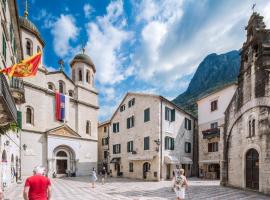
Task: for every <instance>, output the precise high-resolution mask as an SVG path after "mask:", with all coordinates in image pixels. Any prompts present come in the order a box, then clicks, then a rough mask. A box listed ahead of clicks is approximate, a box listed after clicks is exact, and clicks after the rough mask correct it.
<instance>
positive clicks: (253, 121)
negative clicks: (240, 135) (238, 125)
mask: <svg viewBox="0 0 270 200" xmlns="http://www.w3.org/2000/svg"><path fill="white" fill-rule="evenodd" d="M255 126H256V125H255V119H253V120H252V136H255V130H256V129H255Z"/></svg>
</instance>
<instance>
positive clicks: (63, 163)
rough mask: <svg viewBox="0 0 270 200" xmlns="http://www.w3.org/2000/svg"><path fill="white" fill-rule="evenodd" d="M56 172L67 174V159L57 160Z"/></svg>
mask: <svg viewBox="0 0 270 200" xmlns="http://www.w3.org/2000/svg"><path fill="white" fill-rule="evenodd" d="M56 173H57V174H66V173H67V160H57V161H56Z"/></svg>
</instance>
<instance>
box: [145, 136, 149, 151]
mask: <svg viewBox="0 0 270 200" xmlns="http://www.w3.org/2000/svg"><path fill="white" fill-rule="evenodd" d="M144 150H149V137H145V138H144Z"/></svg>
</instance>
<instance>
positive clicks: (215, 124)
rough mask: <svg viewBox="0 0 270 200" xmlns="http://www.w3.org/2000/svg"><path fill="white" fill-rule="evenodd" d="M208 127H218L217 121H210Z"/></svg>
mask: <svg viewBox="0 0 270 200" xmlns="http://www.w3.org/2000/svg"><path fill="white" fill-rule="evenodd" d="M210 128H211V129H214V128H218V123H217V122H214V123H211V125H210Z"/></svg>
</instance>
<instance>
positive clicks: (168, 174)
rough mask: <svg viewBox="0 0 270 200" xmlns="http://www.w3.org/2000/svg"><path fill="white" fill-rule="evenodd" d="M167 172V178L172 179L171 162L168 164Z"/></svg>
mask: <svg viewBox="0 0 270 200" xmlns="http://www.w3.org/2000/svg"><path fill="white" fill-rule="evenodd" d="M166 171H167V173H166V175H167V176H166V178H167V179H170V178H171V165H170V164H167V170H166Z"/></svg>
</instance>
